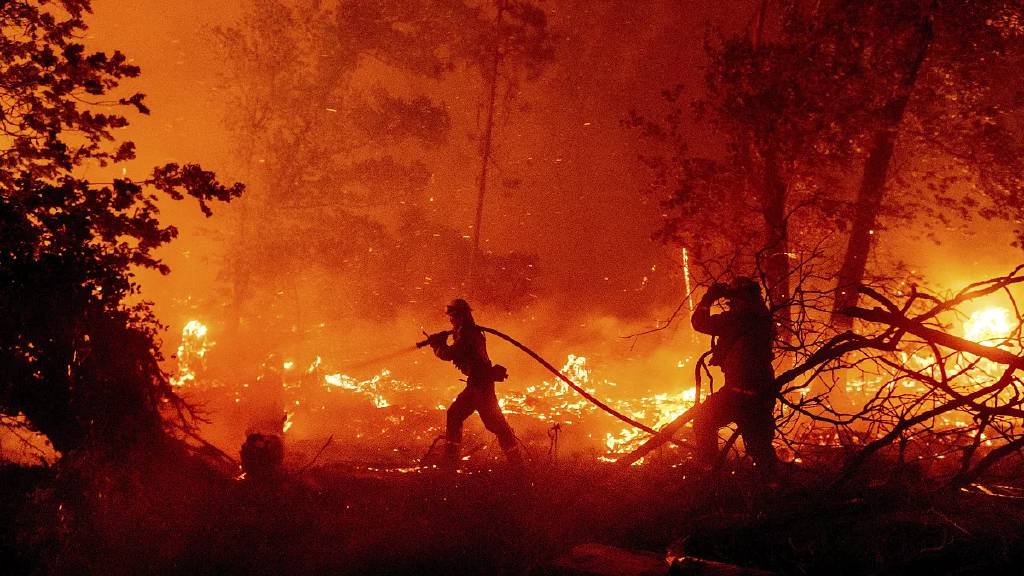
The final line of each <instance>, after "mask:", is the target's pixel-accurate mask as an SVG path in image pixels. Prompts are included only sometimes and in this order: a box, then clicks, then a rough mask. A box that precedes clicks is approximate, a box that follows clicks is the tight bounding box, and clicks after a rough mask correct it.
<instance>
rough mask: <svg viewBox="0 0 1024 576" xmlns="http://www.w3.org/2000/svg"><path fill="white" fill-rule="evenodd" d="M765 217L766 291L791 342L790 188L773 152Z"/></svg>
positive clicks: (768, 159) (766, 175) (763, 209)
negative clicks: (787, 198) (788, 215)
mask: <svg viewBox="0 0 1024 576" xmlns="http://www.w3.org/2000/svg"><path fill="white" fill-rule="evenodd" d="M763 190H764V193H763V196H762V197H761V215H762V217H763V218H764V225H765V244H764V248H763V261H762V268H763V272H764V276H765V283H766V284H767V285H766V286H765V289H766V290H767V292H768V300H769V303H770V305H771V310H772V314H773V316H774V317H775V321H776V323H777V326H778V328H779V330H780V333H779V336H780V337H781V338H782V340H783V341H785V342H789V341H791V340H792V336H793V332H792V330H793V325H792V318H791V311H790V306H789V304H790V302H789V301H790V294H789V288H790V286H789V284H790V279H789V274H790V266H789V226H788V222H787V220H786V196H787V186H786V182H785V180H784V179H783V175H782V170H781V167H780V166H779V159H778V155H777V154H776V153H775V152H774V150H771V149H770V150H769V151H768V153H767V154H766V157H765V161H764V183H763Z"/></svg>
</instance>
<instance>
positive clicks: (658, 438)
mask: <svg viewBox="0 0 1024 576" xmlns="http://www.w3.org/2000/svg"><path fill="white" fill-rule="evenodd" d="M477 328H479V329H480V330H482V331H484V332H488V333H490V334H494V335H495V336H497V337H498V338H501V339H502V340H504V341H506V342H508V343H509V344H511V345H513V346H515V347H516V348H519V349H520V350H522V351H523V352H525V353H526V354H527V355H528V356H529V357H531V358H533V359H534V360H536V361H537V363H538V364H540V365H541V366H543V367H544V368H546V369H547V370H548V372H551V373H552V374H554V375H555V376H557V377H558V379H559V380H561V381H562V382H565V384H566V385H568V386H569V387H570V388H572V389H573V390H575V391H576V392H577V393H578V394H579V395H580V396H583V398H584V399H586V400H587V401H588V402H590V403H591V404H593V405H594V406H597V407H598V408H600V409H601V410H603V411H605V412H607V413H608V414H610V415H612V416H614V417H615V418H618V419H619V420H622V421H623V422H625V423H626V424H629V425H630V426H632V427H634V428H637V429H640V430H643V431H644V432H647V433H648V434H652V435H653V436H654V437H653V438H651V439H650V440H648V441H647V442H645V443H644V446H648V445H650V444H652V443H653V444H655V445H657V444H663V443H665V442H671V443H673V444H676V445H678V446H686V444H683V443H682V442H679V441H678V440H676V439H674V438H672V434H673V433H674V432H675V431H676V430H677V429H678V428H680V427H681V426H682V425H684V424H686V423H687V422H689V421H690V420H691V419H692V418H693V415H694V414H695V410H694V408H696V407H697V406H696V405H695V406H694V407H693V408H691V409H689V410H687V411H686V412H685V413H684V414H683V416H681V417H680V418H678V419H676V420H675V421H673V422H672V423H671V424H669V425H668V426H666V427H665V428H662V429H661V430H660V431H659V430H655V429H654V428H651V427H650V426H648V425H646V424H644V423H642V422H638V421H636V420H634V419H633V418H630V417H629V416H626V415H625V414H623V413H622V412H619V411H618V410H616V409H614V408H612V407H611V406H609V405H607V404H605V403H604V402H602V401H601V400H600V399H598V398H596V397H594V395H593V394H591V393H589V392H587V391H586V390H584V389H583V388H582V387H581V386H579V385H578V384H576V383H575V382H573V381H572V380H570V379H569V377H568V376H566V375H565V374H563V373H562V371H561V370H559V369H558V368H555V367H554V366H552V365H551V363H550V362H548V361H547V360H545V359H544V358H542V357H541V356H540V355H539V354H537V353H536V352H534V351H533V350H531V349H530V348H529V347H527V346H526V345H525V344H523V343H522V342H519V341H518V340H516V339H515V338H513V337H511V336H509V335H508V334H505V333H503V332H500V331H498V330H495V329H494V328H488V327H487V326H480V325H479V324H478V325H477ZM439 334H445V333H443V332H442V333H438V334H437V335H439ZM437 335H435V336H437ZM429 343H430V338H428V339H426V340H423V341H422V342H418V343H417V344H416V347H417V348H422V347H423V346H426V345H427V344H429ZM703 359H704V357H701V360H702V361H701V362H698V367H697V381H698V383H699V382H700V367H701V365H702V364H703ZM705 370H706V367H705ZM709 375H710V374H709ZM641 448H643V447H641ZM639 452H640V449H637V450H636V451H634V452H633V453H631V454H629V455H627V456H626V457H625V458H626V459H627V460H629V462H628V463H630V464H631V463H632V462H635V461H636V460H638V459H639V458H640V456H637V455H636V454H638V453H639Z"/></svg>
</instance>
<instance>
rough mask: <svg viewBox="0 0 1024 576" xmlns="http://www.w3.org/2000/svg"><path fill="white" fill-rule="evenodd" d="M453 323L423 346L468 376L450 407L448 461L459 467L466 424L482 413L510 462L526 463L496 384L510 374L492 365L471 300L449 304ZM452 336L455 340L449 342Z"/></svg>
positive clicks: (447, 432) (453, 301)
mask: <svg viewBox="0 0 1024 576" xmlns="http://www.w3.org/2000/svg"><path fill="white" fill-rule="evenodd" d="M445 314H447V315H448V320H449V321H450V322H451V324H452V329H451V330H450V331H444V332H438V333H436V334H431V335H430V336H428V337H427V339H426V340H424V341H423V342H420V343H419V344H418V345H419V346H430V347H431V348H432V349H433V351H434V354H435V355H436V356H437V357H438V358H440V359H441V360H446V361H449V362H452V363H453V364H455V367H456V368H458V369H459V372H462V373H463V374H464V375H465V376H466V388H465V389H464V390H463V391H462V392H460V393H459V395H458V396H457V397H456V398H455V401H454V402H452V405H451V406H449V407H448V413H447V419H446V423H445V440H446V443H445V464H446V465H447V466H450V467H453V468H454V467H457V466H458V463H459V460H460V456H461V450H462V424H463V422H465V420H466V419H467V418H469V417H470V416H471V415H472V414H473V412H479V413H480V419H481V420H483V423H484V427H486V428H487V430H489V431H490V432H491V433H493V434H494V435H495V436H497V437H498V444H499V445H500V446H501V449H502V450H503V451H504V452H505V456H506V458H508V461H509V463H510V464H513V465H515V466H520V465H522V456H521V455H520V454H519V445H518V442H517V440H516V436H515V433H513V432H512V428H511V427H510V426H509V425H508V422H507V421H506V420H505V416H504V415H503V414H502V413H501V407H500V406H498V397H497V396H496V395H495V393H494V383H495V382H501V381H504V380H505V379H506V378H507V377H508V373H507V371H506V370H505V368H504V367H503V366H500V365H493V364H491V359H490V357H488V355H487V343H486V341H485V339H484V334H483V332H482V331H481V330H480V328H479V327H478V326H477V324H476V322H475V321H474V320H473V313H472V309H470V307H469V303H468V302H466V301H465V300H463V299H462V298H456V299H455V300H452V301H451V302H450V303H449V304H448V305H447V306H446V307H445ZM449 337H450V338H451V340H452V343H451V344H449V343H448V339H449Z"/></svg>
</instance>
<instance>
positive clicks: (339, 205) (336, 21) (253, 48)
mask: <svg viewBox="0 0 1024 576" xmlns="http://www.w3.org/2000/svg"><path fill="white" fill-rule="evenodd" d="M512 4H514V6H512V8H510V10H511V12H512V13H513V16H514V17H510V18H509V21H508V23H507V25H506V29H503V31H502V33H503V34H504V43H503V50H504V51H505V53H506V57H507V58H509V59H518V61H521V62H522V69H523V70H525V71H526V74H527V75H529V74H532V73H534V72H535V71H536V69H537V66H538V65H539V64H538V61H539V60H540V59H542V58H543V54H540V53H538V52H537V49H536V46H537V45H538V42H539V41H538V40H537V39H536V38H534V37H533V36H531V34H546V31H545V28H544V14H543V12H542V11H539V10H538V9H536V8H535V7H533V6H532V5H531V4H529V3H525V2H516V3H512ZM487 8H488V4H487V3H484V4H481V5H475V4H470V3H466V2H464V1H462V0H402V1H399V2H386V3H380V2H364V1H340V2H336V3H323V4H321V3H310V2H293V1H287V0H254V1H253V2H251V3H250V4H249V6H248V9H247V11H246V13H245V15H244V16H243V18H242V19H241V20H240V21H239V22H237V23H236V24H235V25H233V26H231V27H227V28H222V29H218V30H216V36H217V40H218V42H219V44H220V45H221V47H222V49H223V53H224V56H225V60H226V62H227V68H228V70H229V72H228V75H227V77H226V82H227V84H228V86H229V89H230V93H231V94H232V97H231V101H230V103H229V107H228V109H227V116H226V122H227V125H228V127H229V128H230V129H231V131H232V133H233V135H234V137H235V139H236V143H237V149H238V151H239V153H238V158H239V160H240V161H241V163H242V164H243V170H244V171H245V173H248V174H249V175H250V176H249V178H248V180H249V181H250V183H251V185H252V186H251V188H252V189H251V191H250V194H248V195H247V199H246V201H245V202H244V205H243V206H242V208H241V214H240V221H239V228H238V239H237V240H236V239H232V240H231V242H230V245H229V256H228V267H227V274H226V275H227V277H228V278H229V279H230V281H231V283H232V296H231V297H232V301H233V302H232V304H233V305H232V307H231V308H232V309H233V310H234V312H233V315H234V319H233V322H232V323H233V324H235V325H236V326H238V325H240V324H248V325H249V326H253V327H255V326H257V325H258V326H260V327H261V329H264V330H269V331H271V332H278V333H281V332H289V331H292V330H293V328H295V327H296V318H297V317H304V318H307V319H309V314H308V313H306V310H308V309H314V310H317V314H320V316H318V317H317V318H316V321H318V322H319V321H323V320H326V319H340V318H350V317H353V316H355V317H371V318H372V317H382V316H387V315H390V314H393V313H394V312H395V311H396V310H400V309H401V308H403V307H405V306H408V305H410V304H413V305H415V304H416V303H418V302H423V301H426V300H428V299H431V300H433V299H436V300H439V301H441V300H446V299H449V298H451V297H452V296H453V293H454V292H458V291H460V290H462V289H464V286H463V285H462V281H463V278H462V276H464V273H465V271H464V270H460V265H461V267H462V268H463V269H464V268H465V263H466V262H468V261H469V259H470V257H471V250H470V248H468V247H466V246H463V244H468V243H467V242H465V239H463V238H462V234H460V233H458V232H457V228H456V227H455V226H454V225H452V223H451V222H445V221H438V219H437V217H436V215H437V214H438V213H439V212H440V214H441V216H442V217H444V216H447V214H445V213H444V212H443V209H441V208H438V207H437V206H436V205H431V199H430V197H429V192H428V186H429V185H430V181H431V178H432V168H431V167H430V166H428V165H427V163H426V162H425V161H423V160H420V159H417V158H418V157H422V156H424V155H426V154H425V152H426V151H428V150H429V149H432V148H437V147H439V146H442V145H445V144H448V143H449V142H450V138H451V136H452V134H451V132H452V128H451V127H452V120H451V118H450V117H449V111H448V106H447V104H446V103H445V102H444V101H443V99H441V98H439V97H438V96H437V92H438V90H437V86H438V85H439V82H441V80H442V79H443V78H445V77H446V75H448V74H450V73H453V72H456V71H459V70H462V69H463V68H465V67H467V66H470V67H477V66H479V67H483V66H484V65H485V63H486V62H487V61H488V60H487V58H489V56H488V54H489V52H488V47H489V46H491V45H492V44H493V42H492V39H491V38H490V35H491V34H492V33H493V31H492V30H491V28H490V24H489V21H488V20H487V11H486V9H487ZM545 46H548V47H549V44H545ZM531 49H532V50H533V52H531V51H530V50H531ZM481 259H482V263H483V266H484V267H485V268H486V270H485V271H484V275H485V276H499V275H502V274H504V275H506V277H507V278H509V280H508V281H507V282H503V283H502V282H490V281H488V282H487V283H486V286H487V289H485V290H483V291H482V292H481V294H480V295H479V297H478V300H479V301H481V302H482V303H484V302H490V303H492V304H497V305H500V306H503V307H506V308H512V307H515V306H518V305H520V304H521V303H523V302H524V301H525V300H526V298H527V295H528V293H529V289H530V282H531V279H532V277H533V267H534V265H535V263H536V258H535V257H532V256H529V255H520V254H508V255H500V254H498V255H483V256H481ZM339 284H341V285H344V292H345V295H346V297H345V298H338V292H339ZM257 287H259V288H258V289H257ZM306 303H310V304H311V305H309V306H306ZM268 312H269V313H268ZM308 322H309V320H306V323H307V324H308ZM300 323H301V322H300ZM275 327H276V328H275ZM298 328H299V331H300V332H301V331H302V330H303V329H304V328H305V327H303V326H299V327H298Z"/></svg>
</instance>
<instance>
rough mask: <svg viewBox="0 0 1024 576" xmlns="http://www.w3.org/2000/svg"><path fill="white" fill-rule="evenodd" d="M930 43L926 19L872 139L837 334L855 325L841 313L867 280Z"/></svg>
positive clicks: (838, 300)
mask: <svg viewBox="0 0 1024 576" xmlns="http://www.w3.org/2000/svg"><path fill="white" fill-rule="evenodd" d="M931 41H932V24H931V18H930V16H928V15H925V17H924V18H923V19H922V21H921V28H920V30H919V34H918V43H917V45H916V46H915V47H914V50H915V51H914V53H913V59H912V60H911V62H910V64H909V66H908V68H907V73H906V75H904V77H903V79H902V80H901V81H900V85H899V90H898V91H897V94H896V95H895V96H894V97H893V99H892V100H891V101H889V103H888V104H887V105H886V106H885V108H884V109H883V110H882V114H881V123H880V126H879V128H878V130H877V131H876V132H875V134H874V136H873V138H872V142H871V150H870V152H869V153H868V158H867V160H866V161H865V163H864V175H863V177H862V178H861V183H860V189H859V190H858V191H857V200H856V204H855V205H856V214H855V215H854V220H853V229H852V230H851V232H850V239H849V243H848V244H847V248H846V255H845V256H844V258H843V264H842V266H841V267H840V269H839V274H838V276H837V281H836V288H835V295H834V298H833V305H832V318H831V322H830V323H831V325H832V327H833V328H834V329H835V330H836V331H837V332H843V331H846V330H849V329H850V328H851V327H852V325H853V320H852V319H851V318H850V317H849V316H846V315H845V314H843V313H842V311H843V310H844V309H845V308H849V307H851V306H856V305H857V301H858V299H859V297H860V294H859V292H858V290H857V286H858V285H859V284H860V283H861V282H862V281H863V280H864V272H865V269H866V266H867V261H868V256H869V255H870V254H871V236H873V235H874V233H875V227H876V226H877V224H878V214H879V212H880V210H881V208H882V201H883V199H884V198H885V185H886V182H887V181H888V177H889V166H890V164H891V163H892V155H893V151H894V149H895V145H896V139H897V138H898V136H899V128H900V124H901V123H902V122H903V116H904V114H905V113H906V109H907V102H908V101H909V100H910V94H911V92H912V90H913V88H914V84H915V82H917V78H918V75H919V73H920V71H921V66H922V64H923V63H924V59H925V56H926V55H927V54H928V48H929V46H930V45H931Z"/></svg>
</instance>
